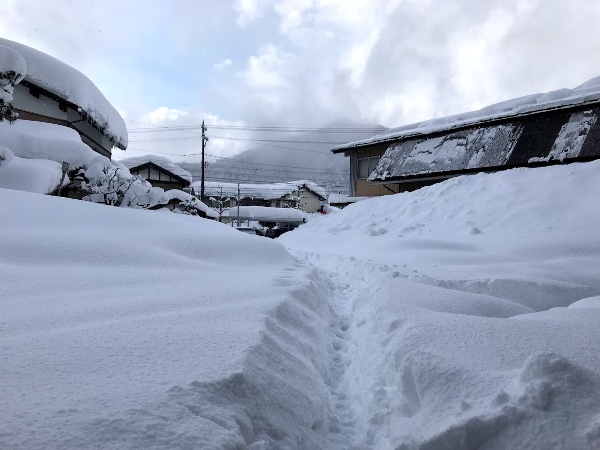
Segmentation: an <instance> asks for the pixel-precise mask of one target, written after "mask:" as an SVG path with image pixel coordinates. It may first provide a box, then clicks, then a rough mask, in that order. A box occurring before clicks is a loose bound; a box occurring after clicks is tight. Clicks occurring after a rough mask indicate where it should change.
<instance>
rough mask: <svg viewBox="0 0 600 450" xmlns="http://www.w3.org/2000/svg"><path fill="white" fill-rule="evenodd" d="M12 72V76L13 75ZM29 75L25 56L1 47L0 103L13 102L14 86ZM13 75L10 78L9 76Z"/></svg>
mask: <svg viewBox="0 0 600 450" xmlns="http://www.w3.org/2000/svg"><path fill="white" fill-rule="evenodd" d="M11 72H12V74H11ZM26 73H27V64H26V63H25V59H24V58H23V56H22V55H21V54H20V53H19V52H17V51H15V50H13V49H12V48H9V47H6V46H4V45H0V80H2V79H3V80H4V81H3V82H2V83H1V84H0V101H3V102H5V103H10V102H12V101H13V97H12V94H13V90H14V85H15V84H18V83H19V82H20V81H21V80H22V79H23V76H24V75H25V74H26ZM8 74H11V76H10V77H8V76H7V75H8Z"/></svg>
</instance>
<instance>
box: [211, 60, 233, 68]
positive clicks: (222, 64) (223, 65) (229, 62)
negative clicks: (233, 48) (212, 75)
mask: <svg viewBox="0 0 600 450" xmlns="http://www.w3.org/2000/svg"><path fill="white" fill-rule="evenodd" d="M232 65H233V61H232V60H231V59H229V58H227V59H224V60H223V61H221V62H220V63H217V64H215V65H214V66H213V69H216V70H221V69H224V68H226V67H229V66H232Z"/></svg>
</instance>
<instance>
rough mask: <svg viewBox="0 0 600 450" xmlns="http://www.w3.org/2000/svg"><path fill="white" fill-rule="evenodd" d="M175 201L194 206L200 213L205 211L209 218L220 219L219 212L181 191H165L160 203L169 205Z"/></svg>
mask: <svg viewBox="0 0 600 450" xmlns="http://www.w3.org/2000/svg"><path fill="white" fill-rule="evenodd" d="M173 199H177V200H180V201H181V202H183V203H185V204H187V205H190V206H193V207H194V208H196V209H197V210H199V211H203V212H204V213H205V214H206V215H207V216H208V217H212V218H213V219H218V218H219V213H218V212H217V211H215V210H214V209H212V208H209V207H208V206H207V205H206V204H205V203H204V202H201V201H200V200H198V199H197V198H196V197H194V196H193V195H191V194H188V193H187V192H183V191H180V190H179V189H170V190H168V191H165V193H164V194H163V196H162V198H161V199H160V201H159V202H158V203H168V202H169V201H171V200H173Z"/></svg>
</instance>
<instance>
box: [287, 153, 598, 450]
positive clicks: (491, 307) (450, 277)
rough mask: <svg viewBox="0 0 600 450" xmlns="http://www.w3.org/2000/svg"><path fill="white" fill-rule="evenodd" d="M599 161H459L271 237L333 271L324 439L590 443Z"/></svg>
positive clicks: (594, 424) (594, 405)
mask: <svg viewBox="0 0 600 450" xmlns="http://www.w3.org/2000/svg"><path fill="white" fill-rule="evenodd" d="M598 170H600V162H591V163H586V164H571V165H567V166H557V167H550V168H543V169H518V170H510V171H505V172H501V173H495V174H479V175H475V176H470V177H458V178H454V179H451V180H448V181H446V182H443V183H440V184H437V185H434V186H430V187H427V188H423V189H421V190H418V191H416V192H413V193H404V194H398V195H393V196H385V197H382V198H377V199H371V200H365V201H362V202H359V203H356V204H354V205H350V206H348V207H347V208H345V209H344V210H342V211H340V212H339V213H337V214H334V215H331V216H324V217H323V218H321V219H318V220H314V221H311V222H309V223H307V224H306V225H303V226H301V227H300V228H299V229H298V230H296V231H294V232H291V233H287V234H285V235H283V236H282V237H280V238H279V239H278V240H279V241H280V242H283V243H284V244H285V245H286V246H287V247H288V248H289V249H290V250H291V251H293V252H294V253H296V254H298V255H304V257H305V258H306V259H307V260H308V261H310V262H312V264H313V265H314V266H315V267H317V268H318V269H319V270H320V271H321V273H323V274H325V276H326V278H329V279H332V280H334V284H333V289H332V290H333V292H332V293H331V294H330V298H331V300H330V302H331V303H332V305H333V306H334V308H333V309H334V313H335V314H337V315H338V316H339V317H340V318H341V319H340V320H341V321H342V323H343V324H344V326H343V328H344V330H345V331H344V333H342V334H341V336H342V337H341V339H340V342H339V344H338V346H339V348H340V351H339V354H338V355H337V359H338V360H339V361H340V369H339V370H340V373H339V378H338V384H337V385H336V386H334V389H333V395H334V398H336V399H338V407H337V410H338V416H339V417H343V418H345V421H346V422H347V423H348V424H350V425H349V426H348V428H346V429H345V430H344V431H343V432H342V433H340V434H339V435H338V436H337V438H336V437H332V438H331V440H332V442H333V443H334V445H332V446H331V448H349V447H352V446H353V445H354V446H355V447H356V448H373V449H375V448H401V449H412V448H431V449H441V448H465V449H466V448H479V447H484V448H489V449H505V448H535V449H545V448H572V449H576V448H598V446H600V433H599V430H600V421H599V418H600V407H599V406H598V405H599V403H598V401H599V400H600V395H599V394H598V392H599V390H598V389H599V388H600V352H598V350H599V348H598V339H599V338H600V331H599V329H598V326H597V323H598V320H599V319H600V310H599V309H598V308H597V306H598V301H597V299H598V294H599V293H600V277H599V276H598V271H597V267H600V247H599V246H598V242H600V229H599V228H598V226H597V223H598V219H599V218H600V212H599V210H598V208H597V205H598V200H597V196H596V192H598V189H600V178H598V176H597V173H598Z"/></svg>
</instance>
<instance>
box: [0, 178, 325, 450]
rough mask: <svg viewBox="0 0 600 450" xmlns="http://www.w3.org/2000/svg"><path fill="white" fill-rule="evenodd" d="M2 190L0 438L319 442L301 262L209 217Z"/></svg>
mask: <svg viewBox="0 0 600 450" xmlns="http://www.w3.org/2000/svg"><path fill="white" fill-rule="evenodd" d="M0 196H1V198H2V205H3V208H1V209H0V249H1V251H0V277H1V279H2V280H3V283H2V286H1V287H0V292H1V295H0V307H1V308H2V311H3V314H2V316H1V317H0V322H1V325H0V358H2V361H3V362H2V364H1V365H0V379H1V380H2V383H0V447H1V448H28V449H34V448H80V449H84V448H98V447H102V448H148V449H150V448H173V449H175V448H245V447H246V446H247V445H249V444H250V443H254V444H255V446H254V447H253V448H260V442H261V441H263V442H264V441H271V442H277V444H275V446H276V447H278V448H292V447H294V446H296V447H297V446H298V445H299V444H298V443H300V442H302V443H303V445H306V447H307V448H323V447H324V445H325V442H326V437H325V432H324V430H323V426H324V425H323V424H324V423H325V422H326V416H327V402H326V400H325V399H326V392H327V391H326V385H325V381H324V379H323V376H325V375H326V373H327V365H326V363H327V354H326V348H324V347H322V346H321V343H322V342H323V341H324V340H325V339H326V335H327V327H328V322H327V316H328V307H327V302H326V299H325V298H324V297H323V295H322V293H321V292H320V290H319V288H318V287H317V286H316V285H315V282H314V281H313V280H314V279H315V277H316V276H317V275H316V274H315V273H314V271H313V270H312V269H311V268H310V267H309V266H308V265H307V264H306V263H304V262H301V261H297V260H295V259H294V258H293V257H292V256H291V255H290V254H289V253H288V252H286V251H285V249H284V248H283V246H281V244H279V243H277V242H275V241H273V240H271V239H265V238H263V237H259V236H250V235H248V234H246V233H240V232H238V231H237V230H235V229H232V228H231V227H229V226H227V225H225V224H221V223H218V222H215V221H210V220H199V219H198V218H195V217H191V216H185V215H178V214H160V213H156V212H153V211H143V210H135V209H127V208H114V207H109V206H104V205H98V204H93V203H87V202H81V201H75V200H70V199H63V198H57V197H49V196H40V195H34V194H28V193H24V192H18V191H12V190H1V189H0ZM298 318H300V319H301V320H302V321H301V322H298ZM291 337H294V339H292V338H291ZM290 355H296V357H292V358H290ZM260 392H262V393H264V394H263V395H261V394H259V393H260ZM257 446H258V447H257Z"/></svg>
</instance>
